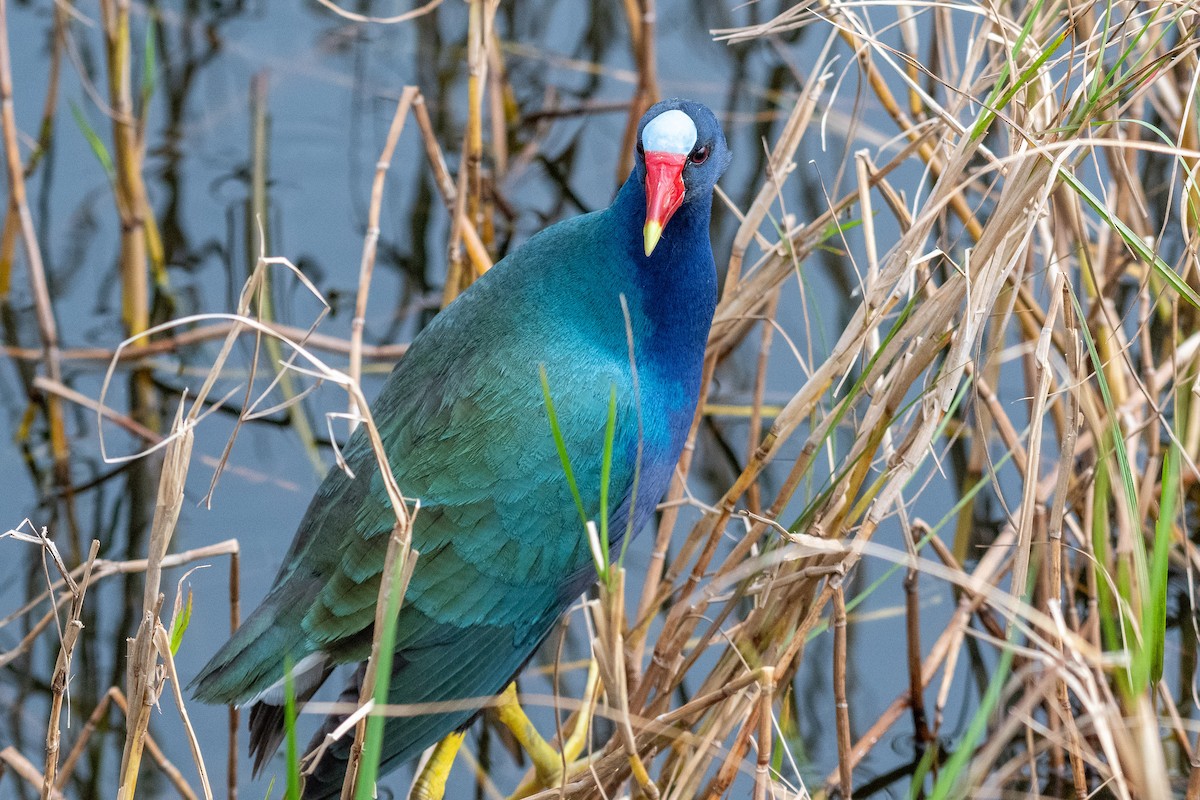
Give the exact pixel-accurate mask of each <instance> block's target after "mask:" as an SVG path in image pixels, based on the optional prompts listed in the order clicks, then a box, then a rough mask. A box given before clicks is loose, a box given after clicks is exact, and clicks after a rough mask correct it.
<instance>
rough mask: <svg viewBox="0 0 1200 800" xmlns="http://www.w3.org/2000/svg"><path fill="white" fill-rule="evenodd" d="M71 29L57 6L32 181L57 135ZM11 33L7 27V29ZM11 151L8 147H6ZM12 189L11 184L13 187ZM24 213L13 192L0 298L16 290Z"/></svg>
mask: <svg viewBox="0 0 1200 800" xmlns="http://www.w3.org/2000/svg"><path fill="white" fill-rule="evenodd" d="M66 25H67V11H66V9H65V8H64V7H63V6H61V5H55V6H54V33H53V36H52V37H51V40H50V65H49V67H48V69H47V78H46V98H45V100H44V101H43V103H42V121H41V124H40V125H39V126H38V137H37V147H36V148H35V149H34V151H33V152H32V153H30V154H29V160H28V161H26V162H25V166H24V167H23V168H22V170H21V172H22V176H23V177H24V178H28V177H29V176H31V175H32V174H33V172H34V170H35V169H36V168H37V166H38V164H39V163H40V162H41V160H42V157H43V156H44V155H45V154H46V151H47V149H48V148H49V146H50V141H51V138H52V137H53V135H54V121H55V117H56V115H57V112H58V86H59V74H60V72H61V71H62V51H63V39H64V37H65V31H66ZM5 33H7V26H5ZM6 147H7V145H6ZM10 185H11V184H10ZM21 224H22V223H21V211H20V206H19V205H18V203H17V195H16V193H15V192H11V193H10V194H9V198H8V207H7V210H6V211H5V214H4V223H3V227H2V228H0V298H5V297H8V293H9V289H10V288H11V287H12V266H13V258H14V256H15V255H16V250H17V236H18V231H19V230H20V229H21Z"/></svg>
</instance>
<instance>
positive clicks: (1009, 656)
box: [930, 626, 1016, 800]
mask: <svg viewBox="0 0 1200 800" xmlns="http://www.w3.org/2000/svg"><path fill="white" fill-rule="evenodd" d="M1015 630H1016V627H1015V626H1012V627H1010V628H1009V636H1012V633H1013V631H1015ZM1012 660H1013V648H1012V646H1011V642H1010V643H1009V646H1007V647H1005V648H1004V652H1002V653H1001V654H1000V663H998V664H997V665H996V671H995V672H994V673H993V674H992V680H991V682H990V683H988V688H987V691H986V692H985V693H984V695H983V699H982V700H981V701H980V703H979V708H977V709H976V710H975V716H974V717H973V718H972V719H971V724H970V725H969V726H968V727H967V732H966V734H964V735H963V738H962V741H960V742H959V743H958V746H957V747H956V748H954V753H953V754H951V756H950V758H948V759H947V760H946V764H945V766H944V767H943V768H942V771H941V773H940V774H939V775H938V779H937V782H936V783H935V784H934V786H933V793H932V794H931V795H930V798H931V800H948V798H951V797H963V796H965V788H966V787H964V786H962V785H961V782H962V779H963V773H964V771H965V769H966V767H967V765H968V762H969V761H970V759H971V756H972V755H974V753H975V747H976V745H978V744H979V741H980V740H981V739H982V738H983V734H984V733H986V732H987V725H988V719H990V718H991V716H992V713H993V712H994V711H995V710H996V706H998V705H999V704H1000V693H1001V692H1002V691H1003V690H1004V683H1005V682H1006V681H1007V680H1008V673H1009V671H1010V670H1011V669H1012Z"/></svg>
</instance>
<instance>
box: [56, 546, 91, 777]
mask: <svg viewBox="0 0 1200 800" xmlns="http://www.w3.org/2000/svg"><path fill="white" fill-rule="evenodd" d="M98 552H100V540H98V539H93V540H92V546H91V549H90V550H89V551H88V557H87V561H86V562H85V564H84V567H83V579H82V580H80V581H79V583H78V585H75V584H74V582H73V581H71V579H70V577H69V576H68V575H63V579H64V580H66V581H67V582H68V585H69V586H70V589H71V613H70V616H69V617H68V618H67V624H66V626H64V628H63V632H62V643H61V644H60V645H59V650H58V660H57V662H56V663H55V665H54V677H53V678H51V680H50V724H49V725H48V726H47V727H46V769H45V772H44V773H43V779H42V800H49V798H50V796H51V794H52V790H53V789H54V787H55V783H56V781H57V773H58V751H59V745H60V742H61V741H62V732H61V731H60V730H59V717H60V715H61V713H62V704H63V697H64V696H65V695H66V693H67V687H68V685H69V684H70V681H71V657H72V656H73V655H74V653H75V644H76V643H77V642H78V641H79V634H80V633H81V632H82V631H83V619H82V617H83V598H84V595H86V594H87V589H88V584H89V583H90V581H91V577H92V567H93V566H94V565H95V563H96V554H97V553H98Z"/></svg>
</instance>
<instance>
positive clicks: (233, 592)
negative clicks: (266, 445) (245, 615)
mask: <svg viewBox="0 0 1200 800" xmlns="http://www.w3.org/2000/svg"><path fill="white" fill-rule="evenodd" d="M234 541H235V543H236V541H237V540H234ZM241 585H242V558H241V555H240V553H239V552H238V551H237V549H236V548H235V549H234V551H233V552H232V553H230V554H229V635H230V636H231V637H232V636H233V634H235V633H237V629H238V628H240V627H241V625H242V598H241V588H240V587H241ZM241 717H242V712H241V709H240V708H238V707H237V706H235V705H231V706H229V749H228V750H227V751H226V754H225V793H226V795H227V797H228V800H237V796H238V789H237V787H238V728H239V727H240V723H241Z"/></svg>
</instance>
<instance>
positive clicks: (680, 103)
mask: <svg viewBox="0 0 1200 800" xmlns="http://www.w3.org/2000/svg"><path fill="white" fill-rule="evenodd" d="M729 160H730V154H729V147H728V146H727V145H726V144H725V134H724V133H722V132H721V125H720V124H719V123H718V122H717V118H716V116H714V115H713V112H712V111H710V110H709V109H708V107H707V106H704V105H701V104H700V103H694V102H692V101H691V100H679V99H673V100H663V101H662V102H661V103H656V104H655V105H653V106H651V107H650V110H649V111H647V112H646V114H645V116H643V117H642V121H641V122H640V123H638V143H637V174H638V179H639V181H641V182H644V184H645V187H646V226H645V228H644V229H643V232H642V233H643V237H644V239H645V245H646V255H647V256H649V255H650V254H651V253H652V252H653V251H654V247H655V246H656V245H657V244H658V240H659V237H661V236H662V233H663V229H664V228H666V227H667V223H668V222H670V221H671V217H672V216H673V215H674V214H675V212H676V211H678V210H679V207H680V206H682V205H684V204H685V203H688V202H692V201H695V200H698V199H700V198H703V199H704V200H705V201H707V200H709V199H710V198H711V196H712V190H713V187H714V186H716V184H717V179H718V178H720V177H721V173H723V172H724V171H725V168H726V167H728V166H729Z"/></svg>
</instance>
